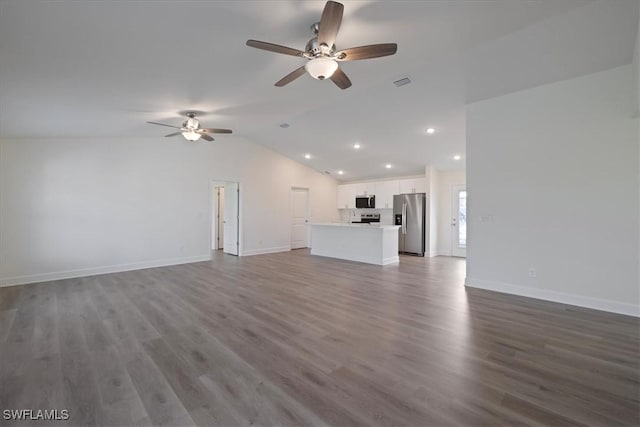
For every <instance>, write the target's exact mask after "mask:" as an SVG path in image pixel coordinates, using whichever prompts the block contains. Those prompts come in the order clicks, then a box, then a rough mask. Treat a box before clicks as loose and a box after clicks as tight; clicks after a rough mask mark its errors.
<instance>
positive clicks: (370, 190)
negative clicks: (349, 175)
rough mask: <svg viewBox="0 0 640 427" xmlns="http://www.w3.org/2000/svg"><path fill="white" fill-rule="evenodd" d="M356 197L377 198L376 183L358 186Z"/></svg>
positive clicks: (363, 183)
mask: <svg viewBox="0 0 640 427" xmlns="http://www.w3.org/2000/svg"><path fill="white" fill-rule="evenodd" d="M356 196H377V194H376V183H375V182H361V183H358V184H356Z"/></svg>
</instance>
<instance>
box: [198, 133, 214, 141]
mask: <svg viewBox="0 0 640 427" xmlns="http://www.w3.org/2000/svg"><path fill="white" fill-rule="evenodd" d="M199 133H200V136H201V137H202V139H204V140H205V141H209V142H211V141H213V138H212V137H210V136H209V135H207V134H206V133H203V132H199Z"/></svg>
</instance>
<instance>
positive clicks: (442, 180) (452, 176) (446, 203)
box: [437, 170, 467, 256]
mask: <svg viewBox="0 0 640 427" xmlns="http://www.w3.org/2000/svg"><path fill="white" fill-rule="evenodd" d="M466 182H467V180H466V172H465V171H463V170H462V171H440V172H439V182H438V199H437V200H438V202H437V207H438V224H437V233H438V246H437V253H438V255H446V256H451V218H453V216H452V215H453V212H452V206H451V203H452V201H453V199H452V195H451V191H452V189H453V187H454V186H459V185H465V184H466Z"/></svg>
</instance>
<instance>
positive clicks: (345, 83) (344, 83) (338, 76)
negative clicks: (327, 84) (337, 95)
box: [329, 68, 351, 89]
mask: <svg viewBox="0 0 640 427" xmlns="http://www.w3.org/2000/svg"><path fill="white" fill-rule="evenodd" d="M329 78H330V79H331V81H333V82H334V83H335V84H336V86H338V87H339V88H340V89H347V88H348V87H350V86H351V80H349V77H347V75H346V74H345V73H344V71H342V70H341V69H340V68H338V69H337V70H336V71H335V72H334V73H333V74H332V75H331V77H329Z"/></svg>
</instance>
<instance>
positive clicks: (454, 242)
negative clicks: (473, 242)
mask: <svg viewBox="0 0 640 427" xmlns="http://www.w3.org/2000/svg"><path fill="white" fill-rule="evenodd" d="M451 207H452V209H451V213H452V215H451V217H452V218H451V255H453V256H459V257H466V256H467V188H466V187H465V186H455V187H453V191H452V203H451Z"/></svg>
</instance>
